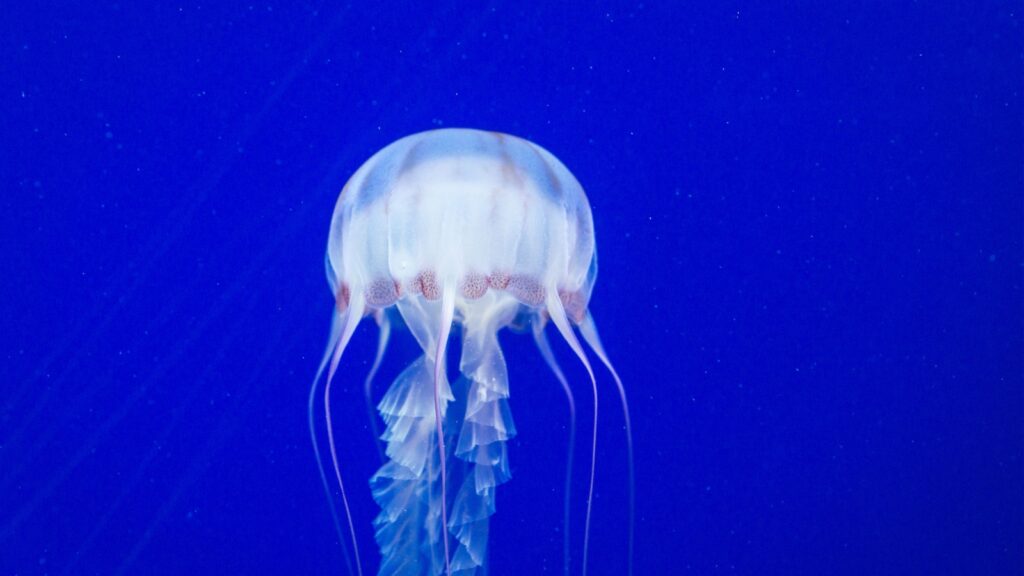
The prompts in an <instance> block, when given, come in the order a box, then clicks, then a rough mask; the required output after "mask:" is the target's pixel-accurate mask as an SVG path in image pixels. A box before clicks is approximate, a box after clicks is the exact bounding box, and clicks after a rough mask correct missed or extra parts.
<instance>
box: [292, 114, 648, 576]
mask: <svg viewBox="0 0 1024 576" xmlns="http://www.w3.org/2000/svg"><path fill="white" fill-rule="evenodd" d="M326 264H327V277H328V281H329V282H330V284H331V288H332V290H333V292H334V295H335V301H336V309H335V322H334V329H333V330H332V337H331V342H330V343H329V346H328V352H327V355H325V361H324V364H323V365H326V366H329V371H328V378H327V386H326V388H325V405H326V409H327V425H328V437H329V439H330V447H331V456H332V461H333V463H334V468H335V475H336V477H337V480H338V483H339V485H340V486H341V490H342V498H343V501H344V503H345V508H346V514H347V518H348V522H349V528H350V529H353V530H354V526H353V523H352V520H351V515H350V514H348V510H347V509H348V504H347V497H346V495H345V491H344V484H343V482H342V478H341V471H340V467H339V461H338V457H337V450H336V446H335V442H334V436H333V432H332V429H331V422H330V385H331V381H332V380H333V377H334V374H335V371H336V370H337V368H338V365H339V362H340V358H341V356H342V353H343V351H344V349H345V347H346V345H347V343H348V341H349V339H350V338H351V336H352V333H353V331H354V330H355V327H356V325H357V324H358V322H359V321H360V320H361V319H362V318H363V317H365V316H367V315H373V316H375V317H376V318H377V319H378V321H379V322H380V323H381V324H382V332H381V334H382V339H381V343H380V346H379V349H378V357H377V362H375V364H374V370H373V371H372V372H375V371H376V366H377V365H378V364H379V362H380V357H381V354H383V351H384V347H385V345H386V335H387V333H388V325H387V322H388V320H387V318H388V316H389V314H394V311H397V314H399V315H400V317H401V319H402V320H403V321H404V323H405V324H406V325H407V326H408V328H409V331H410V332H411V333H412V335H413V336H414V337H415V339H416V341H417V343H418V344H419V346H420V348H421V349H422V355H421V356H419V358H417V359H416V360H415V361H414V362H413V363H412V364H411V365H410V366H408V367H407V368H406V369H405V370H404V371H403V372H402V373H401V374H400V375H399V376H398V378H397V379H396V380H395V382H394V383H392V384H391V386H390V387H389V389H388V390H387V392H386V393H385V394H384V396H383V399H382V400H381V401H380V402H379V404H378V406H377V409H378V412H379V415H380V417H381V419H382V420H383V422H384V424H385V426H386V428H385V430H384V432H383V435H382V436H381V438H382V440H384V442H385V444H386V450H385V454H386V458H385V462H384V464H383V466H382V467H381V468H380V469H379V470H378V471H377V473H376V474H374V476H373V477H372V478H371V480H370V486H371V491H372V494H373V498H374V500H376V502H377V504H378V505H379V506H380V513H379V514H378V516H377V518H376V520H375V521H374V527H375V531H376V533H375V538H376V541H377V544H378V546H379V549H380V553H381V565H380V569H379V574H382V575H384V574H387V575H392V574H394V575H405V574H410V575H412V574H417V575H418V574H449V575H450V574H459V575H470V574H474V573H478V570H479V569H481V568H483V567H485V566H486V564H487V550H488V528H489V522H490V517H491V516H492V515H493V514H494V512H495V499H494V496H495V490H496V489H497V487H498V486H499V485H500V484H502V483H503V482H505V481H507V480H508V479H509V461H508V450H507V442H508V440H509V439H510V438H512V437H513V436H514V435H515V426H514V424H513V421H512V415H511V412H510V409H509V402H508V400H509V383H508V372H507V370H506V364H505V359H504V356H503V355H502V351H501V348H500V346H499V344H498V338H497V334H498V332H499V331H500V330H501V329H502V328H505V327H508V326H510V325H512V324H513V322H515V323H516V324H517V325H518V324H521V323H523V322H528V323H530V324H532V325H533V327H534V333H535V335H536V336H537V341H538V344H539V345H540V346H541V350H542V352H543V353H544V357H545V359H546V360H548V363H549V365H550V366H551V367H552V369H553V370H554V371H555V373H556V375H557V376H558V378H559V380H561V381H563V383H564V378H563V377H562V375H561V372H560V371H559V370H558V368H557V365H556V364H554V359H553V356H552V355H551V353H550V349H549V348H548V347H547V342H546V340H544V336H543V326H544V325H545V323H546V322H547V320H548V319H550V320H551V321H552V322H553V323H554V324H555V326H556V327H557V329H558V330H559V332H560V333H561V334H562V335H563V336H564V337H565V339H566V341H567V342H568V343H569V345H570V347H571V348H572V349H573V350H574V351H575V353H576V354H577V355H578V356H579V358H580V359H581V360H582V361H583V363H584V364H585V365H586V368H587V370H588V372H589V373H590V375H591V381H592V383H593V372H592V370H591V368H590V365H589V363H588V361H587V358H586V354H585V353H584V351H583V349H582V347H581V346H580V344H579V342H578V341H577V339H576V337H575V334H574V332H573V328H572V326H573V325H576V326H577V327H578V328H579V330H580V333H581V334H582V335H583V337H584V339H585V340H586V341H587V342H589V343H590V345H591V347H592V349H593V350H594V352H595V353H596V354H597V355H598V356H599V357H600V358H601V360H602V361H604V362H605V364H606V365H607V366H608V367H609V368H611V365H610V364H609V363H608V362H607V356H606V355H605V353H604V351H603V350H602V349H601V346H600V341H599V339H598V337H597V333H596V329H595V328H594V324H593V321H592V319H591V318H590V315H589V313H588V312H587V304H588V301H589V299H590V294H591V291H592V289H593V285H594V280H595V278H596V272H597V260H596V253H595V246H594V231H593V222H592V218H591V212H590V206H589V203H588V202H587V198H586V196H585V195H584V192H583V189H582V187H581V186H580V184H579V182H577V180H576V178H575V177H573V175H572V174H571V173H570V172H569V170H568V169H566V168H565V166H564V165H563V164H562V163H561V162H560V161H558V160H557V159H556V158H555V157H554V156H553V155H551V154H550V153H549V152H547V151H546V150H544V149H543V148H541V147H539V146H537V145H535V144H532V143H530V142H528V141H526V140H522V139H519V138H516V137H513V136H509V135H505V134H498V133H493V132H481V131H477V130H468V129H445V130H435V131H430V132H424V133H420V134H415V135H412V136H409V137H406V138H403V139H401V140H398V141H396V142H394V143H393V144H391V145H389V146H387V147H386V148H384V149H383V150H381V151H380V152H378V153H377V154H376V155H374V156H373V157H372V158H370V159H369V160H368V161H367V162H366V163H364V164H363V165H362V167H360V168H359V169H358V170H357V171H356V173H355V174H354V175H353V176H352V177H351V178H350V179H349V181H348V183H347V184H346V185H345V187H344V189H343V190H342V193H341V196H340V197H339V199H338V203H337V205H336V207H335V211H334V216H333V219H332V222H331V229H330V235H329V239H328V247H327V259H326ZM453 324H457V325H458V326H459V327H461V337H462V347H461V349H462V352H461V358H460V362H459V372H460V374H459V376H458V378H457V379H455V380H454V381H451V382H450V381H449V379H448V375H447V373H446V372H447V371H446V369H445V358H446V354H445V351H446V347H447V342H448V338H449V335H450V333H451V331H452V326H453ZM322 369H323V366H322ZM612 374H613V375H614V370H612ZM615 380H616V383H617V384H618V385H619V391H620V393H621V394H622V400H623V406H624V407H625V395H624V391H623V390H622V387H621V383H620V382H619V380H618V376H617V375H615ZM367 383H368V386H369V379H368V380H367ZM314 386H315V383H314ZM594 386H596V383H595V384H594ZM566 390H567V394H569V398H570V401H571V392H570V391H569V389H568V388H566ZM311 406H312V395H311ZM594 407H595V421H594V425H595V428H594V433H595V436H594V441H595V442H596V423H597V421H596V409H597V404H596V388H595V404H594ZM627 424H628V412H627ZM314 443H315V436H314ZM631 450H632V449H631V447H630V451H631ZM595 454H596V453H595V452H594V451H592V454H591V456H592V460H591V462H592V464H591V485H590V486H591V493H592V490H593V456H594V455H595ZM318 458H319V456H318ZM630 458H631V456H630ZM322 476H323V475H322ZM589 504H590V498H589V495H588V506H587V509H588V514H587V529H586V530H587V532H589V521H590V505H589ZM631 538H632V536H631ZM586 540H587V538H586V536H585V543H584V548H586ZM352 542H353V545H355V538H354V536H353V538H352ZM354 552H355V554H356V565H357V570H358V571H359V572H360V573H361V571H362V568H361V566H360V562H359V555H358V548H356V550H355V551H354ZM585 558H586V552H585V551H584V571H585V566H586V564H585V562H586V561H585ZM566 570H568V563H566Z"/></svg>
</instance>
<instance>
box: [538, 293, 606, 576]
mask: <svg viewBox="0 0 1024 576" xmlns="http://www.w3.org/2000/svg"><path fill="white" fill-rule="evenodd" d="M547 310H548V314H549V315H550V316H551V320H552V321H553V322H554V323H555V327H556V328H558V332H559V333H560V334H561V335H562V338H564V339H565V342H566V343H567V344H569V347H570V348H572V351H573V352H575V353H576V356H577V357H579V359H580V362H582V363H583V366H584V367H585V368H586V369H587V375H589V376H590V386H591V388H592V389H593V392H594V425H593V430H592V432H591V443H590V486H589V488H588V489H587V519H586V523H585V524H584V526H583V576H586V575H587V555H588V552H589V551H590V518H591V514H592V512H593V505H594V477H595V476H596V474H597V414H598V411H597V405H598V402H597V380H596V379H595V378H594V369H593V368H591V366H590V361H589V360H587V354H586V352H584V351H583V347H582V346H581V345H580V341H579V340H577V339H576V334H575V333H574V332H573V331H572V326H570V325H569V319H568V318H566V316H565V309H564V308H563V307H562V301H561V300H559V298H558V296H557V295H556V292H555V291H554V290H550V291H548V297H547Z"/></svg>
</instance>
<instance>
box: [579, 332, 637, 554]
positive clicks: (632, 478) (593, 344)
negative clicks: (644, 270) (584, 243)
mask: <svg viewBox="0 0 1024 576" xmlns="http://www.w3.org/2000/svg"><path fill="white" fill-rule="evenodd" d="M580 334H582V335H583V339H584V340H585V341H586V342H587V344H589V345H590V349H591V350H593V351H594V353H595V354H597V357H598V358H600V359H601V362H603V363H604V365H605V367H606V368H608V371H609V372H611V374H612V378H614V379H615V386H616V387H617V388H618V389H619V400H620V401H621V403H622V415H623V418H624V420H625V423H626V456H627V458H628V459H629V462H628V465H629V547H628V548H627V550H628V554H629V556H628V561H629V565H628V566H629V574H632V573H633V544H634V533H635V531H636V474H635V472H634V468H635V467H634V464H633V425H632V424H631V423H630V420H629V402H627V401H626V388H625V386H623V385H622V379H621V378H619V373H618V372H616V370H615V367H614V366H613V365H612V363H611V360H609V359H608V354H607V353H605V351H604V346H602V345H601V337H600V336H599V335H598V333H597V325H596V324H595V323H594V317H593V316H591V315H590V312H587V316H586V318H584V319H583V322H582V323H580Z"/></svg>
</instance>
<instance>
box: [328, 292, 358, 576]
mask: <svg viewBox="0 0 1024 576" xmlns="http://www.w3.org/2000/svg"><path fill="white" fill-rule="evenodd" d="M364 308H365V301H364V300H363V296H362V293H361V292H356V294H354V295H353V296H352V300H351V301H350V302H349V307H348V309H347V310H346V311H345V314H344V327H343V328H342V331H341V336H340V337H339V339H338V345H337V347H336V348H335V349H334V355H333V356H332V357H331V364H330V368H329V369H328V372H327V385H326V386H324V414H325V415H326V417H327V441H328V443H329V444H330V447H331V461H332V462H333V464H334V475H335V477H336V478H337V479H338V488H339V489H340V490H341V503H342V505H343V506H344V508H345V517H346V519H347V520H348V529H349V534H350V535H351V537H352V550H353V552H354V554H355V559H356V573H357V574H358V575H359V576H362V575H363V565H362V562H361V561H360V558H359V544H358V543H357V542H356V528H355V523H354V522H353V521H352V509H351V507H350V506H349V504H348V495H347V494H346V493H345V482H344V481H342V479H341V467H340V466H339V465H338V450H337V448H336V446H335V444H334V426H333V424H332V422H331V383H332V382H333V381H334V375H335V373H337V371H338V364H339V362H341V356H342V354H343V353H344V352H345V348H346V347H347V346H348V343H349V340H351V338H352V334H353V333H354V332H355V331H356V326H357V325H358V324H359V321H360V320H361V319H362V316H363V310H364Z"/></svg>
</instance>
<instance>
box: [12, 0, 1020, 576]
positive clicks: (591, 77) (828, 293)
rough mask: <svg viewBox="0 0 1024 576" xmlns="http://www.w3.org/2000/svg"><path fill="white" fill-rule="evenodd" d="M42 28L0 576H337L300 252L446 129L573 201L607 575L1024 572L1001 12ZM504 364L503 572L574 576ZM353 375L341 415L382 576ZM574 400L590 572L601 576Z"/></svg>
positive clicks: (545, 437)
mask: <svg viewBox="0 0 1024 576" xmlns="http://www.w3.org/2000/svg"><path fill="white" fill-rule="evenodd" d="M56 4H57V5H56V6H44V5H42V4H38V3H28V2H25V3H15V4H13V5H12V4H8V5H6V6H5V7H4V13H5V14H4V16H3V18H2V20H0V31H2V34H0V38H2V41H0V46H2V48H0V49H2V56H0V58H2V67H0V87H2V90H0V110H2V111H0V133H2V139H3V140H2V142H3V145H2V151H0V183H2V185H3V192H2V195H0V219H2V220H0V238H2V243H0V270H2V271H3V283H2V286H3V288H2V303H0V350H2V356H0V358H2V362H0V390H2V394H0V574H4V575H29V574H57V575H62V574H74V575H77V574H89V575H91V574H100V575H118V574H144V575H160V574H174V575H180V574H273V575H276V574H344V573H345V567H344V566H345V564H344V557H343V555H342V549H341V547H340V546H339V545H338V543H337V536H336V534H335V532H334V530H333V527H332V523H331V517H330V514H329V511H328V507H327V502H326V499H325V497H324V494H323V493H322V491H321V487H320V484H319V477H318V475H317V471H316V467H315V464H314V460H313V455H312V451H311V449H310V446H309V439H308V435H307V429H306V394H307V391H308V386H309V384H310V380H311V378H312V376H313V373H314V372H315V369H316V365H317V363H318V361H319V359H320V355H321V353H322V348H323V345H324V342H325V339H326V337H327V329H328V320H329V316H330V311H331V306H332V296H331V293H330V291H329V289H328V287H327V284H326V281H325V279H324V272H323V253H324V247H325V242H326V237H327V226H328V223H329V220H330V215H331V210H332V207H333V205H334V202H335V199H336V197H337V193H338V191H339V190H340V189H341V186H342V184H343V183H344V181H345V180H346V178H347V177H348V175H350V174H351V173H352V172H353V171H354V170H355V169H356V168H357V167H358V166H359V164H360V163H361V162H362V161H363V160H365V159H366V158H367V157H369V155H371V154H372V153H373V152H375V151H376V150H378V149H379V148H381V147H383V146H384V145H386V144H388V143H389V142H391V141H393V140H395V139H396V138H398V137H401V136H404V135H406V134H409V133H412V132H417V131H421V130H425V129H430V128H434V127H441V126H445V127H457V126H467V127H480V128H487V129H493V130H500V131H504V132H509V133H513V134H516V135H520V136H523V137H525V138H529V139H531V140H533V141H535V142H537V143H539V144H541V145H543V146H544V147H546V148H548V149H549V150H551V151H552V152H553V153H554V154H556V155H557V156H558V157H559V158H561V159H562V160H563V161H564V162H565V164H566V165H567V166H568V167H569V168H570V169H571V170H572V171H573V172H574V173H575V174H576V176H577V177H578V178H579V180H580V181H581V182H582V183H583V185H584V187H585V188H586V189H587V192H588V194H589V197H590V200H591V203H592V205H593V210H594V220H595V225H596V229H597V242H598V250H599V254H600V261H601V272H600V276H599V279H598V282H597V289H596V291H595V293H594V299H593V302H592V310H593V312H594V315H595V317H596V318H597V321H598V323H599V325H600V327H601V330H602V333H603V336H604V339H605V344H606V346H607V348H608V349H609V353H610V354H611V356H612V358H613V360H614V361H615V362H616V363H617V366H618V370H619V372H620V373H621V374H622V376H623V378H624V380H625V383H626V386H627V388H628V390H629V394H630V400H631V402H632V417H633V422H634V425H635V431H634V432H635V436H636V457H637V459H636V468H637V487H638V497H637V525H636V529H637V543H636V558H635V573H636V574H752V575H760V574H808V575H812V574H814V575H816V574H858V575H860V574H901V575H902V574H1021V573H1024V490H1022V486H1024V462H1022V452H1024V388H1022V384H1024V361H1022V359H1024V300H1022V291H1021V285H1022V281H1024V275H1022V270H1024V268H1022V265H1024V201H1022V198H1024V195H1022V192H1024V111H1022V92H1021V91H1022V86H1024V59H1022V54H1024V42H1022V30H1021V26H1022V21H1021V16H1020V14H1021V9H1022V7H1021V6H1020V4H1019V3H999V2H996V3H993V2H945V3H943V2H925V3H920V4H918V3H909V2H871V3H853V4H851V5H847V6H845V7H835V6H832V4H833V3H830V2H820V3H813V2H812V3H800V5H799V6H792V5H788V6H787V4H789V3H780V6H774V7H769V6H763V5H758V6H756V7H754V6H745V5H740V4H734V3H720V2H709V3H705V4H703V5H689V6H688V4H692V3H682V2H679V3H670V2H648V3H643V4H640V3H628V4H627V3H616V2H607V3H595V4H593V5H568V4H571V3H567V5H566V6H563V7H559V6H556V5H555V4H557V3H534V4H527V3H522V2H490V3H487V4H486V5H484V4H480V3H466V4H460V3H451V2H418V3H409V4H397V3H382V4H377V3H367V2H363V3H353V4H352V5H348V6H337V5H335V4H332V3H326V2H324V3H318V2H313V3H288V2H282V3H266V2H259V3H254V4H245V3H238V4H228V3H217V2H213V3H196V2H185V3H162V4H159V5H153V4H149V3H141V4H140V3H135V2H124V3H109V2H100V3H82V4H80V5H75V4H72V3H56ZM397 336H398V337H399V339H402V337H403V336H404V337H407V336H408V335H407V334H405V335H403V334H398V335H397ZM503 344H504V347H505V352H506V354H507V357H508V359H509V365H510V371H511V380H512V382H511V386H512V400H511V403H512V411H513V413H514V415H515V419H516V424H517V426H518V429H519V436H518V437H517V438H516V440H515V441H514V442H513V443H512V445H511V454H510V458H511V459H512V462H513V475H514V478H513V480H512V481H511V482H510V483H508V484H507V485H504V486H503V487H502V488H501V490H500V492H499V495H498V514H497V516H496V518H495V521H494V526H493V528H492V541H493V547H492V551H491V568H492V570H491V573H492V574H495V575H505V574H539V573H548V574H561V565H562V564H561V554H562V552H561V543H562V534H561V532H560V530H561V510H562V508H561V506H562V486H563V465H564V459H565V453H564V450H565V447H566V423H567V417H566V409H565V403H564V400H563V398H562V396H561V392H560V390H559V389H558V386H557V384H556V383H555V381H554V380H553V379H551V378H550V376H549V375H548V374H547V372H546V369H545V368H544V366H543V363H542V361H541V359H540V356H539V355H538V354H537V353H536V351H535V350H534V348H533V346H532V343H531V342H530V339H529V338H528V337H524V336H518V335H514V334H509V335H507V337H503ZM403 346H405V347H404V348H403ZM374 347H375V337H374V330H373V329H372V327H371V326H369V325H368V326H365V327H363V328H361V329H360V331H359V332H357V334H356V338H355V341H354V343H353V345H352V348H351V349H350V351H349V352H347V353H346V357H347V366H346V368H345V369H344V370H343V371H342V375H341V378H340V380H339V381H338V383H337V388H336V392H335V394H336V398H337V402H336V406H335V407H334V409H335V418H336V421H337V429H338V434H339V442H340V446H339V449H340V451H341V462H342V466H343V468H344V472H345V474H346V478H347V479H348V482H349V486H350V489H349V490H350V492H351V494H352V500H353V507H354V510H353V512H354V514H355V519H356V523H357V530H358V538H359V541H360V546H361V550H362V553H363V556H364V558H365V559H366V560H367V561H366V568H367V570H368V572H370V573H372V572H373V570H375V566H376V563H377V558H378V556H377V552H376V548H375V547H374V545H373V541H372V531H371V527H370V521H371V519H372V517H373V516H374V515H375V514H376V511H377V509H376V506H375V504H374V503H373V502H372V501H371V499H370V497H369V491H368V486H367V484H366V479H367V478H368V477H369V475H370V474H371V473H372V472H373V470H374V469H375V468H376V466H377V456H376V451H375V448H374V444H373V438H372V436H371V433H370V429H369V425H368V423H367V419H366V415H365V406H364V404H363V401H362V396H361V385H362V378H363V375H364V374H365V371H366V369H367V368H368V366H369V362H370V361H371V360H372V356H373V350H374ZM395 350H396V351H395V352H394V355H393V356H389V360H390V362H387V363H386V365H385V369H384V377H385V378H384V380H385V381H387V380H389V379H390V378H393V377H394V376H395V374H397V373H398V371H399V370H400V369H401V366H402V364H403V363H404V361H405V360H403V359H402V354H407V353H408V352H410V350H411V348H410V346H409V344H408V343H407V342H406V343H405V344H404V345H403V344H399V346H398V347H397V348H396V349H395ZM556 353H558V354H559V356H560V357H561V358H562V360H563V365H564V367H565V368H566V370H567V372H568V375H569V377H570V379H571V380H572V382H573V385H574V387H575V388H576V390H577V400H578V402H579V403H580V411H581V420H580V423H579V425H580V439H581V443H580V445H579V446H578V450H577V453H576V456H577V459H576V463H577V466H576V469H575V471H574V472H575V475H574V481H573V496H574V497H573V526H572V554H573V563H574V568H576V569H578V568H579V566H580V558H581V555H582V523H583V516H582V511H583V494H584V490H585V487H586V470H587V465H588V448H589V447H588V446H584V445H583V440H584V439H586V437H587V433H586V431H588V430H589V426H590V424H591V420H590V419H589V416H587V415H588V414H589V411H590V409H591V406H592V402H591V400H590V397H589V382H588V381H587V380H586V375H585V372H584V371H583V370H582V369H581V368H580V367H579V366H578V363H577V362H575V361H573V358H572V356H571V352H570V351H569V349H568V348H567V347H566V346H564V345H562V344H560V343H558V344H556ZM599 384H600V385H601V391H600V394H601V395H600V400H601V406H602V408H603V410H602V417H601V422H600V424H601V431H600V437H599V442H600V444H599V448H598V477H597V488H596V498H595V501H594V507H595V508H594V525H593V533H592V551H591V558H590V562H591V573H592V574H597V575H600V574H623V573H624V572H625V565H626V554H625V541H626V518H627V509H626V468H625V462H626V460H625V444H624V436H623V433H622V423H623V420H622V416H621V413H620V412H619V411H618V410H617V404H616V402H617V400H616V395H615V393H614V388H613V386H612V382H611V380H610V379H608V378H607V376H606V375H605V374H604V373H602V374H601V378H600V381H599Z"/></svg>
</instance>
